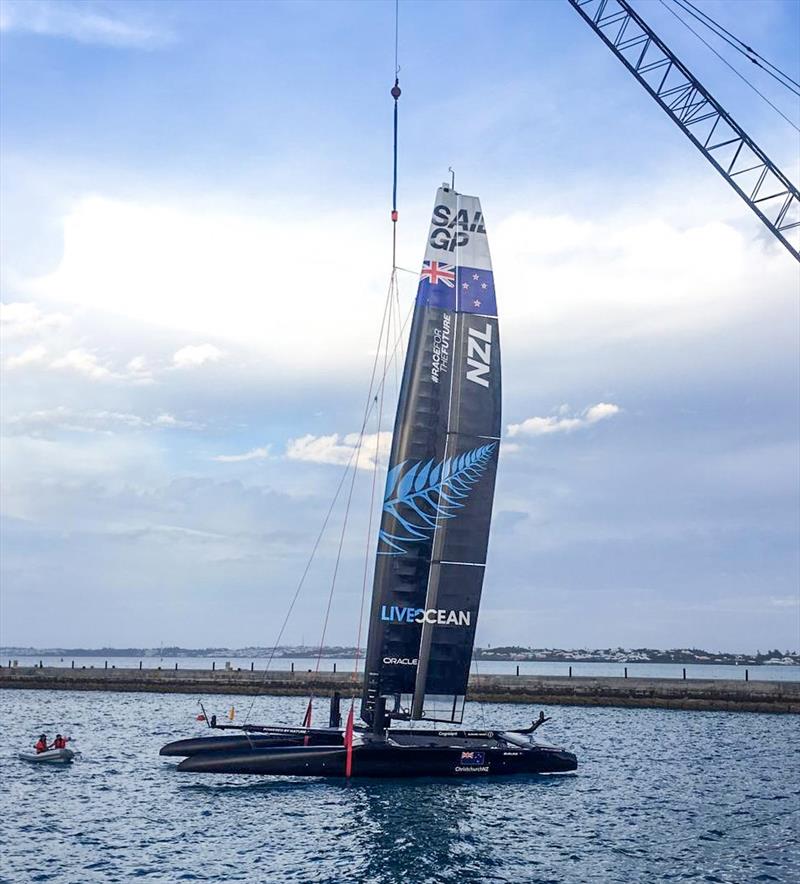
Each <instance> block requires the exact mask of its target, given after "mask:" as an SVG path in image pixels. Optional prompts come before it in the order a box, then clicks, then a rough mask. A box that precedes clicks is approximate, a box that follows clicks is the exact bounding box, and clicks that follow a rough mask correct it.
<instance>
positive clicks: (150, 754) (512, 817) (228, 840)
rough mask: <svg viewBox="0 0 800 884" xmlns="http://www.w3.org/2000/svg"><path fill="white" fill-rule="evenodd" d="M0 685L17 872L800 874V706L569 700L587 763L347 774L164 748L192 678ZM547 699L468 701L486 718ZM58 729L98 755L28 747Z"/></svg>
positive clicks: (0, 868) (188, 726)
mask: <svg viewBox="0 0 800 884" xmlns="http://www.w3.org/2000/svg"><path fill="white" fill-rule="evenodd" d="M211 701H212V704H213V707H214V709H216V711H217V712H218V713H222V712H224V711H225V710H226V709H227V708H228V707H229V706H230V705H231V704H233V705H235V706H236V707H237V709H238V710H239V716H242V715H243V714H244V712H245V711H246V707H247V706H248V705H249V703H250V700H249V699H248V698H242V697H214V698H211ZM0 704H2V709H1V711H2V718H3V723H4V736H5V739H4V742H3V750H2V752H1V753H0V779H2V783H3V789H2V793H1V795H2V797H0V843H2V844H3V849H2V852H1V853H0V879H2V880H3V881H5V882H10V884H17V882H20V884H28V882H36V881H51V880H52V881H59V882H66V884H70V882H78V881H80V882H82V884H83V882H128V881H131V880H135V879H136V878H141V879H143V880H145V881H147V882H151V881H154V882H155V881H168V882H176V881H222V880H225V881H247V882H270V884H273V882H275V884H283V882H297V884H305V882H327V884H339V882H370V884H417V882H431V884H433V882H437V884H438V882H464V881H466V882H476V884H477V882H514V884H516V882H526V884H544V882H570V884H573V882H603V884H606V882H620V884H623V882H624V884H629V882H654V881H670V882H672V881H698V882H700V881H711V882H736V884H742V882H751V881H781V882H787V884H788V882H793V884H794V882H796V881H798V880H800V837H799V835H798V821H799V817H800V813H799V812H798V807H799V805H800V748H798V746H799V744H798V740H797V725H798V717H797V716H780V715H755V714H741V713H739V714H736V713H719V712H715V713H701V712H680V711H665V710H627V709H591V708H586V709H583V708H578V707H572V708H566V707H551V708H549V709H547V712H548V714H551V715H553V717H554V718H553V721H552V722H549V723H548V724H547V726H546V727H545V729H544V732H545V736H546V737H547V738H548V740H549V741H550V742H554V743H558V744H563V745H565V746H567V747H569V748H571V749H573V750H574V751H576V752H577V754H578V757H579V761H580V767H579V771H578V773H577V775H569V776H561V777H534V776H531V777H525V778H519V779H513V778H509V779H504V780H473V781H467V782H464V781H444V780H426V781H418V782H415V781H405V782H382V781H378V780H372V781H360V782H359V781H354V782H352V783H350V784H345V783H342V782H340V781H325V780H305V781H303V780H289V781H280V780H272V779H267V778H259V777H252V778H248V777H243V776H228V777H214V776H208V775H207V776H205V777H204V776H202V775H198V774H178V773H177V772H176V771H175V769H174V763H173V762H170V763H167V760H166V759H161V758H160V757H159V756H158V749H159V747H160V746H161V745H162V744H163V743H165V742H167V741H168V740H170V739H173V738H175V737H178V736H189V735H192V734H195V733H197V734H200V733H203V731H204V728H203V726H202V725H200V724H198V723H197V722H196V721H195V720H194V719H195V714H196V712H197V707H196V704H195V700H194V698H190V697H184V696H175V695H165V694H111V693H72V692H51V691H16V690H6V691H0ZM304 707H305V700H304V699H303V698H299V697H264V698H259V699H258V700H256V706H255V710H254V718H255V720H259V721H265V720H269V721H273V722H282V723H286V724H296V723H297V722H299V721H300V719H301V717H302V713H303V710H304ZM538 711H539V710H538V707H536V708H534V707H532V706H522V705H517V706H511V705H503V706H491V705H488V704H487V705H485V706H481V705H478V704H468V715H469V723H470V724H473V725H481V726H482V725H483V724H484V720H485V722H486V723H491V724H493V725H498V726H501V725H504V726H509V725H513V724H517V725H519V724H524V723H526V722H527V721H529V720H530V719H531V718H533V717H534V715H535V714H538ZM484 716H485V719H484ZM42 730H45V731H46V732H47V733H48V736H50V737H52V735H54V734H55V732H56V731H60V732H61V733H68V734H69V735H71V736H73V737H75V738H76V740H75V744H74V745H75V746H76V747H77V748H79V749H80V750H81V751H82V753H83V755H82V758H81V759H80V760H79V761H77V762H76V763H75V764H74V765H72V766H71V767H68V768H65V769H54V768H44V767H37V766H35V765H31V764H26V763H25V762H22V761H19V760H17V758H16V755H15V753H16V751H17V750H18V749H21V748H24V747H26V746H28V745H30V744H32V742H33V741H34V739H35V737H36V736H38V734H39V733H40V732H41V731H42Z"/></svg>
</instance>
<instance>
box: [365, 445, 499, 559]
mask: <svg viewBox="0 0 800 884" xmlns="http://www.w3.org/2000/svg"><path fill="white" fill-rule="evenodd" d="M496 448H497V442H489V443H488V444H487V445H480V446H478V448H473V449H471V450H470V451H465V452H464V453H463V454H459V455H457V456H456V457H449V458H447V459H446V460H443V461H441V462H440V463H436V462H435V461H433V460H429V461H427V462H418V463H411V462H409V461H407V460H404V461H403V462H402V463H399V464H397V466H396V467H393V468H392V469H391V470H390V471H389V475H388V476H387V477H386V497H385V499H384V502H383V511H384V512H385V513H388V514H389V515H390V516H393V517H394V519H395V520H396V522H397V525H398V528H397V529H396V530H397V531H398V533H396V534H390V533H389V532H388V531H384V530H383V529H381V531H380V532H379V533H378V541H379V543H378V554H379V555H384V556H399V555H402V554H403V553H405V552H406V551H407V550H406V547H405V545H404V544H408V543H419V542H420V541H422V540H428V539H429V538H430V537H431V536H432V534H433V530H434V529H435V527H436V524H437V521H438V522H441V521H442V520H444V519H453V518H455V517H456V516H457V515H458V510H459V509H462V508H463V506H464V504H463V503H462V501H464V500H466V498H468V497H469V494H470V492H471V491H472V488H473V486H474V485H475V483H476V482H477V481H478V480H479V479H480V478H481V476H482V475H483V474H484V473H485V472H486V468H487V467H488V466H489V463H490V462H491V459H492V454H493V453H494V451H495V449H496ZM381 546H384V547H386V548H385V549H381Z"/></svg>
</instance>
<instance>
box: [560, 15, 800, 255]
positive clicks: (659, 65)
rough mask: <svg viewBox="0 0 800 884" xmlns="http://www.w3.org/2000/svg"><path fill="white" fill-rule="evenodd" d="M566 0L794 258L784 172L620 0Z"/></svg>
mask: <svg viewBox="0 0 800 884" xmlns="http://www.w3.org/2000/svg"><path fill="white" fill-rule="evenodd" d="M569 3H571V4H572V6H574V7H575V9H576V10H577V11H578V12H579V13H580V15H581V17H582V18H583V19H584V21H586V22H587V24H589V26H590V27H591V28H592V30H593V31H594V32H595V33H596V34H597V35H598V36H599V37H600V39H601V40H602V41H603V42H604V43H605V44H606V46H608V48H609V49H610V50H611V51H612V52H613V53H614V55H616V56H617V58H618V59H619V60H620V61H621V62H622V63H623V64H624V65H625V67H626V68H627V69H628V70H629V71H630V72H631V73H632V74H633V76H634V77H636V79H637V80H638V81H639V82H640V83H641V85H642V86H643V87H644V88H645V89H646V90H647V91H648V92H649V93H650V95H651V96H652V97H653V98H654V99H655V100H656V101H657V102H658V104H659V105H660V106H661V107H662V108H663V109H664V110H665V111H666V112H667V114H668V115H669V116H670V118H671V119H672V120H673V122H674V123H675V124H676V125H677V126H679V127H680V129H681V130H682V131H683V132H684V134H685V135H686V136H687V137H688V138H689V140H690V141H691V142H692V143H693V144H694V146H695V147H696V148H697V149H698V150H699V151H700V153H702V154H703V156H704V157H705V158H706V159H707V160H708V161H709V162H710V163H711V165H712V166H714V168H715V169H716V170H717V171H718V172H719V173H720V175H722V177H723V178H724V179H725V180H726V181H727V182H728V184H730V186H731V187H732V188H733V189H734V190H735V191H736V192H737V193H738V194H739V196H740V197H741V198H742V199H743V200H744V201H745V202H746V203H747V205H748V206H750V208H751V209H752V210H753V211H754V212H755V213H756V215H758V217H759V218H760V219H761V221H762V222H763V223H764V225H765V226H766V227H767V228H769V230H770V231H771V232H772V233H773V234H774V235H775V237H777V239H779V240H780V242H782V243H783V245H784V246H786V248H787V249H788V250H789V252H790V253H791V254H792V255H793V256H794V258H795V259H796V260H797V261H800V193H798V190H797V188H796V187H795V186H794V185H793V184H792V183H791V181H789V179H788V178H787V177H786V175H784V173H783V172H782V171H781V170H780V169H779V168H778V167H777V166H776V165H775V163H773V162H772V160H771V159H770V158H769V157H768V156H767V155H766V153H765V152H764V151H763V150H762V149H761V148H760V147H759V146H758V145H757V144H756V143H755V141H753V139H752V138H751V137H750V136H749V135H748V134H747V132H745V131H744V129H742V127H741V126H740V125H739V124H738V123H737V122H736V121H735V120H734V119H733V117H731V115H730V114H729V113H728V112H727V111H726V110H725V109H724V108H723V107H722V105H721V104H720V103H719V102H718V101H717V100H716V99H715V98H714V97H713V96H712V95H711V94H710V93H709V91H708V90H707V89H706V88H705V87H704V86H703V84H702V83H701V82H700V81H699V80H698V79H697V77H695V76H694V75H693V74H692V73H691V72H690V71H689V69H688V68H687V67H686V65H684V64H683V63H682V62H681V61H680V60H679V59H678V58H677V57H676V56H675V54H674V53H673V52H672V51H671V50H670V49H669V47H668V46H666V44H665V43H664V42H663V41H662V40H660V39H659V37H658V36H657V35H656V34H655V33H654V32H653V30H652V28H650V27H649V26H648V25H647V24H646V22H644V21H643V20H642V18H641V17H640V16H639V15H638V14H637V13H636V12H635V10H633V9H632V8H631V6H630V4H629V3H627V2H626V0H569ZM790 237H791V239H790Z"/></svg>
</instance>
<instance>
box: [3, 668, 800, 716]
mask: <svg viewBox="0 0 800 884" xmlns="http://www.w3.org/2000/svg"><path fill="white" fill-rule="evenodd" d="M361 684H362V679H361V676H360V675H354V674H353V673H345V672H339V673H335V672H316V673H315V672H300V671H297V672H290V671H277V670H276V671H271V672H257V671H255V672H254V671H250V670H244V671H243V670H227V669H218V670H215V671H214V670H208V669H205V670H203V669H115V668H113V667H112V668H109V669H64V668H57V667H43V668H40V667H28V666H26V667H13V668H9V667H5V666H3V667H0V688H24V689H39V690H57V691H128V692H142V691H143V692H149V693H177V694H196V695H199V696H203V695H207V694H245V695H257V694H268V695H270V694H271V695H277V696H308V695H310V694H313V695H314V696H317V697H324V696H330V695H331V694H332V693H333V692H334V691H339V693H340V694H341V695H342V696H343V697H352V696H359V695H360V694H361ZM469 699H470V700H473V701H476V702H489V703H537V704H541V705H565V706H623V707H628V708H661V709H694V710H698V711H706V712H708V711H724V712H780V713H794V714H800V682H791V681H788V682H787V681H744V680H742V681H730V680H721V679H698V678H693V679H673V678H619V677H615V678H612V677H586V676H578V677H571V676H562V675H513V674H508V675H494V674H493V675H480V676H476V675H473V676H471V677H470V680H469Z"/></svg>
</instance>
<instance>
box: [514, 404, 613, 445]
mask: <svg viewBox="0 0 800 884" xmlns="http://www.w3.org/2000/svg"><path fill="white" fill-rule="evenodd" d="M619 411H620V408H619V406H618V405H613V404H612V403H610V402H598V403H597V405H592V406H590V407H589V408H585V409H584V410H583V411H582V412H581V413H580V414H573V415H570V414H569V409H568V407H567V406H565V405H562V406H561V407H560V408H558V409H557V412H558V413H557V414H556V415H552V416H550V417H529V418H527V420H524V421H522V422H521V423H519V424H509V425H508V435H509V436H511V437H513V436H547V435H549V434H550V433H571V432H572V431H573V430H582V429H585V428H586V427H590V426H591V425H592V424H596V423H598V421H602V420H606V419H607V418H610V417H613V416H614V415H615V414H619Z"/></svg>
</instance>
